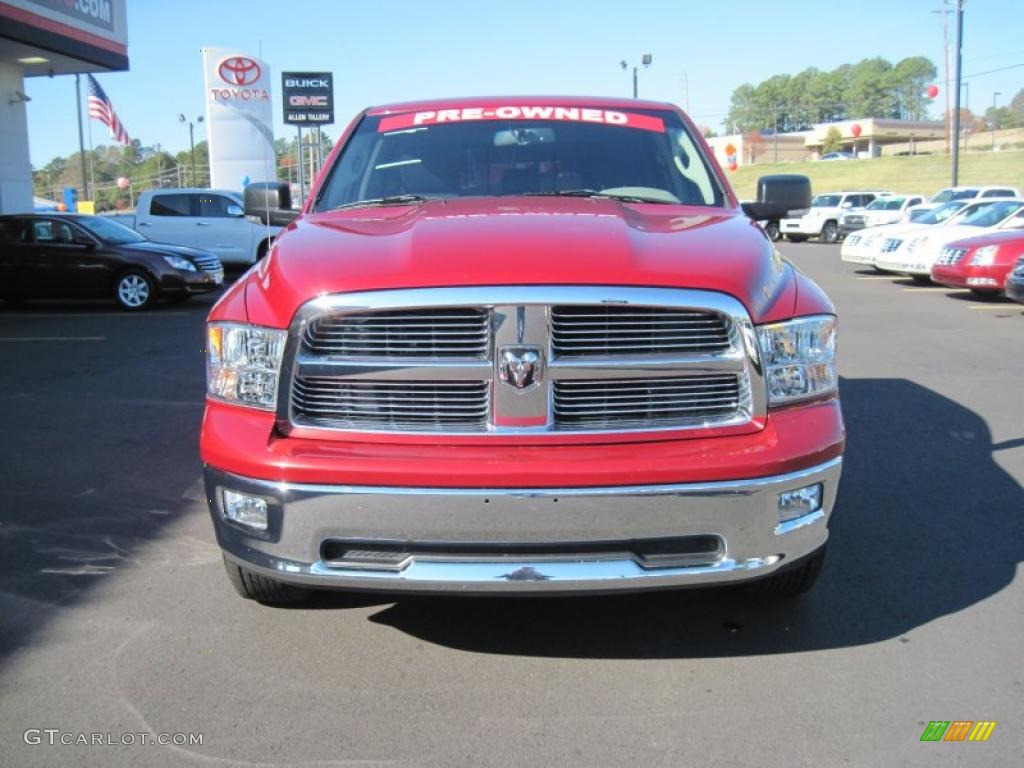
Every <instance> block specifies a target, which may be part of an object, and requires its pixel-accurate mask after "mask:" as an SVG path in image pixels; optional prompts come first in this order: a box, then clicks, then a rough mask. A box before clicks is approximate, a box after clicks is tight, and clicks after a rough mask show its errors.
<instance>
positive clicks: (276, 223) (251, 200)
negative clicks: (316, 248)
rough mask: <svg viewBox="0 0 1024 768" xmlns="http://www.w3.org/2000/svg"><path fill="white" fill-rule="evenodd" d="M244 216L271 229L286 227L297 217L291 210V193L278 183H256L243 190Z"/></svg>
mask: <svg viewBox="0 0 1024 768" xmlns="http://www.w3.org/2000/svg"><path fill="white" fill-rule="evenodd" d="M243 199H244V200H245V215H246V216H251V217H253V218H255V219H257V220H259V221H260V222H262V223H263V224H269V225H271V226H273V227H285V226H288V224H290V223H291V222H292V221H293V220H294V219H295V218H296V217H297V216H298V215H299V213H298V211H293V210H292V193H291V190H290V189H289V188H288V185H287V184H285V183H284V182H280V181H258V182H256V183H254V184H250V185H249V186H247V187H246V188H245V193H244V196H243Z"/></svg>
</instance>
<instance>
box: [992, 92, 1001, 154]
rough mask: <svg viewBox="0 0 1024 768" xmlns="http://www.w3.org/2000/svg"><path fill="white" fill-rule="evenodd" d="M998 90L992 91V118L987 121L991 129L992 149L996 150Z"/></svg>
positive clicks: (999, 93)
mask: <svg viewBox="0 0 1024 768" xmlns="http://www.w3.org/2000/svg"><path fill="white" fill-rule="evenodd" d="M1002 95H1003V94H1002V93H1001V92H1000V91H993V92H992V119H991V120H990V121H989V127H991V129H992V151H993V152H995V151H996V97H997V96H1002Z"/></svg>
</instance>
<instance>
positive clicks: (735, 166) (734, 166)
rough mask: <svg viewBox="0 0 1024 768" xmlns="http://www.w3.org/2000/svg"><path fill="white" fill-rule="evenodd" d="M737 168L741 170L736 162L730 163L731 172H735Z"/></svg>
mask: <svg viewBox="0 0 1024 768" xmlns="http://www.w3.org/2000/svg"><path fill="white" fill-rule="evenodd" d="M737 168H739V166H738V165H737V164H736V161H735V160H734V161H733V162H731V163H729V170H730V171H735V170H736V169H737Z"/></svg>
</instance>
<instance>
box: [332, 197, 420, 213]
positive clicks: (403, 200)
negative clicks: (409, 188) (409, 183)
mask: <svg viewBox="0 0 1024 768" xmlns="http://www.w3.org/2000/svg"><path fill="white" fill-rule="evenodd" d="M428 199H430V198H427V197H424V196H423V195H388V196H387V197H375V198H373V199H370V200H356V201H355V202H354V203H342V204H341V205H338V206H335V207H334V208H331V210H332V211H341V210H343V209H345V208H364V207H365V208H368V207H371V206H375V205H408V204H409V203H424V202H426V201H427V200H428Z"/></svg>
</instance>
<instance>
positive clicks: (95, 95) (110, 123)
mask: <svg viewBox="0 0 1024 768" xmlns="http://www.w3.org/2000/svg"><path fill="white" fill-rule="evenodd" d="M88 77H89V117H95V118H96V119H97V120H99V121H100V122H101V123H103V124H104V125H105V126H107V128H109V129H110V138H112V139H113V140H114V141H119V142H121V143H122V144H124V145H125V146H127V145H128V144H131V143H132V140H131V139H129V138H128V131H126V130H125V129H124V126H123V125H121V121H120V120H118V119H117V113H116V112H115V111H114V105H113V104H111V103H110V98H109V97H108V96H107V94H106V92H104V90H103V89H102V88H101V87H100V84H99V83H98V82H96V78H95V77H93V76H92V75H88Z"/></svg>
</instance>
